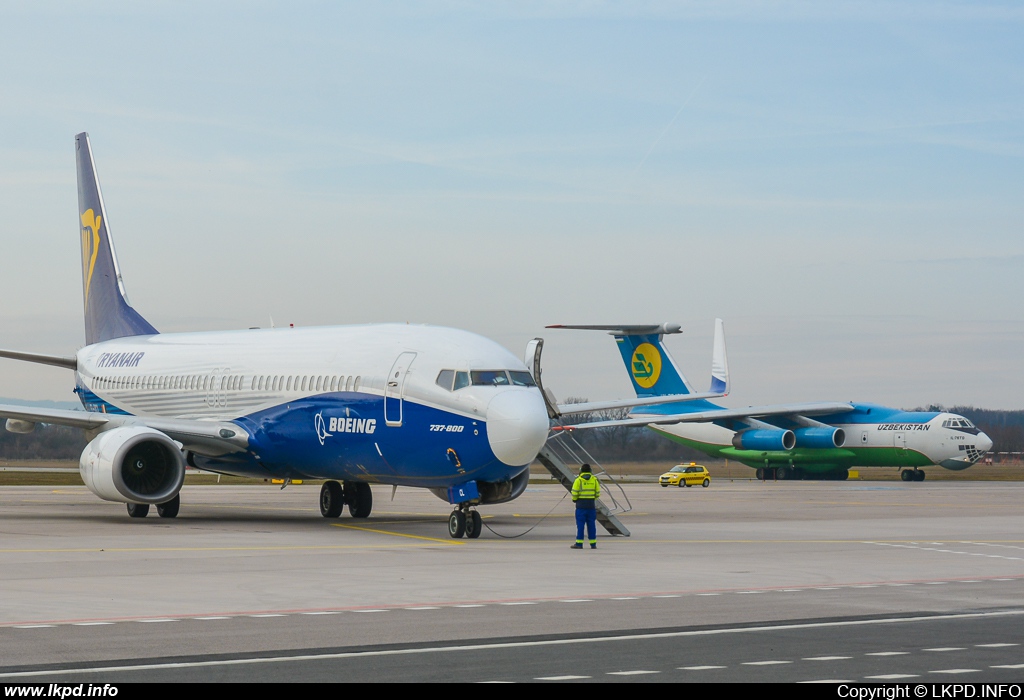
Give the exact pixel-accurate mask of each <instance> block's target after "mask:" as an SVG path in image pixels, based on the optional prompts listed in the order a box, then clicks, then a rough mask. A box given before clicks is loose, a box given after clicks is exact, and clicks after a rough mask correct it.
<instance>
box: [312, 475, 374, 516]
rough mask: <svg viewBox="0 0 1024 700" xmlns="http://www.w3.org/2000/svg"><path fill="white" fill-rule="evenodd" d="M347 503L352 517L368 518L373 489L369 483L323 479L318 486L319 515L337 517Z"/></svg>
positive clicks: (371, 504) (371, 506) (371, 508)
mask: <svg viewBox="0 0 1024 700" xmlns="http://www.w3.org/2000/svg"><path fill="white" fill-rule="evenodd" d="M346 505H348V512H349V514H350V515H351V516H352V517H353V518H368V517H370V511H371V510H373V491H372V490H370V485H369V484H364V483H362V482H360V481H346V482H345V483H344V485H342V484H340V483H338V482H337V481H325V482H324V485H323V486H321V487H320V515H322V516H324V517H325V518H337V517H338V516H340V515H341V511H343V510H344V509H345V506H346Z"/></svg>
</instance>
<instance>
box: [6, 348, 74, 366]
mask: <svg viewBox="0 0 1024 700" xmlns="http://www.w3.org/2000/svg"><path fill="white" fill-rule="evenodd" d="M0 357H6V358H8V359H11V360H24V361H25V362H35V363H36V364H40V365H53V366H54V367H65V368H67V369H78V360H77V359H76V358H74V357H65V356H63V355H43V354H40V353H37V352H20V351H18V350H0Z"/></svg>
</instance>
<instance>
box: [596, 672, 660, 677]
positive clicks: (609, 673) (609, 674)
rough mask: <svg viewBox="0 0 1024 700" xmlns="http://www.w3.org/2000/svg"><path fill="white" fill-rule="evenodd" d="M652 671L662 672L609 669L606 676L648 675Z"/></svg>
mask: <svg viewBox="0 0 1024 700" xmlns="http://www.w3.org/2000/svg"><path fill="white" fill-rule="evenodd" d="M652 673H661V671H609V672H608V673H606V674H605V675H606V676H646V675H650V674H652Z"/></svg>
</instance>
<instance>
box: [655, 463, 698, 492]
mask: <svg viewBox="0 0 1024 700" xmlns="http://www.w3.org/2000/svg"><path fill="white" fill-rule="evenodd" d="M658 483H659V484H661V485H662V486H693V485H694V484H700V485H701V486H703V487H705V488H707V487H708V486H710V485H711V474H709V473H708V468H707V467H704V466H701V465H700V464H695V463H693V462H690V463H689V464H678V465H676V466H674V467H672V468H671V469H669V470H668V471H667V472H665V473H664V474H662V475H661V476H659V477H658Z"/></svg>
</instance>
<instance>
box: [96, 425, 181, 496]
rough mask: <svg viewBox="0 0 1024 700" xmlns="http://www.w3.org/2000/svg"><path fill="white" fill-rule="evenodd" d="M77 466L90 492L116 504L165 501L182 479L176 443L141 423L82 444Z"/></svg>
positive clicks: (178, 487) (179, 449)
mask: <svg viewBox="0 0 1024 700" xmlns="http://www.w3.org/2000/svg"><path fill="white" fill-rule="evenodd" d="M78 469H79V471H80V472H81V473H82V480H83V481H84V482H85V485H86V486H88V487H89V490H90V491H92V492H93V493H94V494H96V495H97V496H99V497H100V498H102V499H103V500H105V501H116V502H118V503H166V502H167V501H169V500H171V499H172V498H174V496H175V495H176V494H177V493H178V491H179V490H180V489H181V485H182V483H183V482H184V481H185V457H184V455H182V453H181V448H180V447H179V446H178V444H177V443H176V442H174V440H172V439H171V438H169V437H167V436H166V435H164V434H163V433H161V432H160V431H159V430H154V429H153V428H147V427H145V426H141V425H133V426H124V427H121V428H114V429H113V430H108V431H106V432H103V433H100V434H99V435H97V436H96V438H95V439H94V440H93V441H92V442H90V443H89V444H88V445H86V446H85V450H84V451H83V452H82V458H81V459H80V460H79V462H78Z"/></svg>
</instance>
